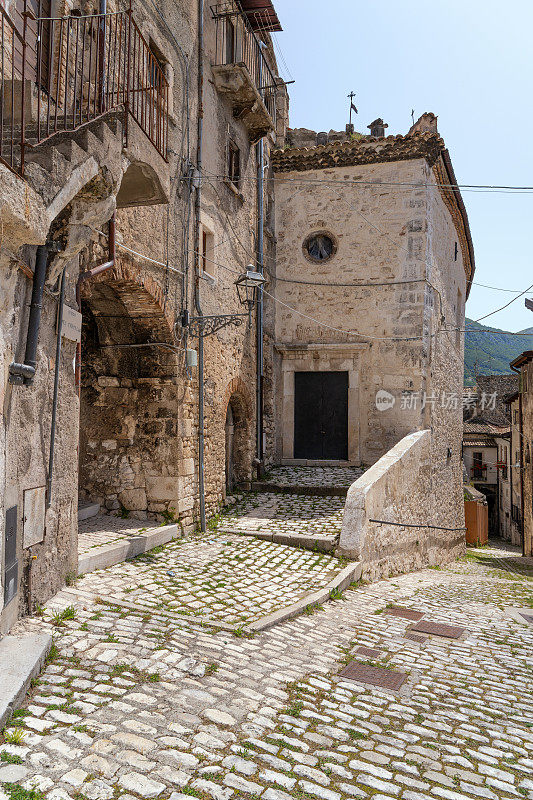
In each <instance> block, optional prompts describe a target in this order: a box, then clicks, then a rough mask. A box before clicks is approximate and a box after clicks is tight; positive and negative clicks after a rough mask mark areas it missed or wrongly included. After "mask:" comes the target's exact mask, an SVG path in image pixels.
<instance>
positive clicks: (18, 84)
mask: <svg viewBox="0 0 533 800" xmlns="http://www.w3.org/2000/svg"><path fill="white" fill-rule="evenodd" d="M0 21H1V23H0V24H1V27H0V44H1V46H2V54H1V55H0V160H2V161H3V163H4V164H6V165H7V166H8V167H10V169H12V170H14V171H17V168H18V166H19V164H20V161H21V159H23V157H24V96H23V94H24V88H25V82H24V61H25V49H26V45H25V39H24V36H23V35H21V34H20V32H19V31H18V30H17V28H16V26H15V23H14V22H13V21H12V20H11V19H10V18H9V16H8V15H7V13H6V12H5V10H4V8H3V7H2V6H0ZM24 25H26V17H24ZM21 92H22V96H21Z"/></svg>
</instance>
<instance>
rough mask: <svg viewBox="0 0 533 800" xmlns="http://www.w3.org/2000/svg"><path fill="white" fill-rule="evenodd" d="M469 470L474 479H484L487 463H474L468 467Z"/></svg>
mask: <svg viewBox="0 0 533 800" xmlns="http://www.w3.org/2000/svg"><path fill="white" fill-rule="evenodd" d="M470 472H471V474H472V477H473V478H474V480H478V481H481V480H484V479H485V478H486V477H487V465H486V464H480V465H475V466H473V467H471V468H470Z"/></svg>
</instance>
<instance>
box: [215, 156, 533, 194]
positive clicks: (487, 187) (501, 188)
mask: <svg viewBox="0 0 533 800" xmlns="http://www.w3.org/2000/svg"><path fill="white" fill-rule="evenodd" d="M381 163H388V162H381ZM342 166H343V165H339V168H340V167H342ZM344 166H355V167H357V166H361V167H364V166H367V165H366V164H353V165H350V164H348V165H344ZM332 168H333V167H332ZM311 169H312V168H311ZM211 177H212V178H216V179H217V180H220V181H226V180H227V179H228V177H227V175H217V174H216V173H211ZM239 180H240V181H257V177H256V176H255V175H241V176H240V178H239ZM274 180H276V181H282V182H283V183H308V184H329V185H339V186H380V187H383V186H386V187H391V186H392V187H400V188H404V189H424V190H426V191H433V190H434V189H452V190H453V189H462V190H464V191H482V192H504V193H509V192H522V193H524V194H531V193H533V186H505V185H498V184H483V183H479V184H476V183H438V182H435V183H408V182H402V181H368V180H366V181H365V180H344V179H343V180H341V179H340V178H337V179H336V178H286V177H284V176H283V173H277V172H275V173H274Z"/></svg>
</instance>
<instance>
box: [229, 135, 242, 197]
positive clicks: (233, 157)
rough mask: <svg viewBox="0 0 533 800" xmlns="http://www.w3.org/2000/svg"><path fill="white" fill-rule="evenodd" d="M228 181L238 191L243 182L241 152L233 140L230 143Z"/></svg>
mask: <svg viewBox="0 0 533 800" xmlns="http://www.w3.org/2000/svg"><path fill="white" fill-rule="evenodd" d="M228 180H230V181H231V183H232V184H233V185H234V186H235V187H236V188H237V189H238V188H239V183H240V180H241V151H240V150H239V148H238V147H237V145H236V144H235V142H233V141H232V140H231V139H230V140H229V142H228Z"/></svg>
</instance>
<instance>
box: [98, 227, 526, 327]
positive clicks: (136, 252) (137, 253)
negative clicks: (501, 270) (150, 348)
mask: <svg viewBox="0 0 533 800" xmlns="http://www.w3.org/2000/svg"><path fill="white" fill-rule="evenodd" d="M361 216H363V215H361ZM363 218H364V217H363ZM364 219H366V218H364ZM369 224H371V225H372V227H373V228H376V230H378V231H379V228H377V227H376V226H375V225H373V224H372V223H369ZM97 232H98V233H101V234H102V235H103V236H107V234H106V233H105V232H104V231H97ZM380 232H381V231H380ZM383 235H385V236H388V235H387V234H383ZM389 238H390V237H389ZM225 241H231V238H228V239H226V240H225ZM238 241H239V243H240V244H241V247H243V249H244V250H245V252H246V253H247V254H249V252H248V251H247V250H246V248H245V247H244V245H243V244H242V242H240V240H239V239H238ZM392 241H394V240H392ZM398 246H399V247H401V245H398ZM117 247H121V248H122V249H123V250H127V251H128V252H130V253H132V254H133V255H136V256H139V258H143V259H145V260H146V261H150V262H151V263H152V264H156V265H157V266H161V267H165V268H166V269H168V270H169V271H171V272H175V273H177V274H179V275H183V274H184V273H183V271H182V270H179V269H177V268H175V267H171V266H169V265H168V264H167V263H166V262H164V261H157V260H156V259H154V258H152V257H151V256H147V255H145V254H144V253H140V252H138V251H137V250H133V249H132V248H130V247H127V246H126V245H124V244H122V243H121V242H117ZM402 249H404V248H402ZM192 252H193V253H194V254H195V255H201V256H202V257H203V258H204V259H205V260H206V261H209V262H210V263H212V264H214V265H215V266H217V267H221V268H222V269H225V270H227V271H228V272H230V273H232V274H233V275H237V276H238V275H240V274H241V273H240V272H239V271H237V270H233V269H231V268H230V267H228V266H227V265H226V264H222V263H221V262H219V261H215V260H214V259H211V258H208V257H207V256H205V255H204V254H201V253H197V251H192ZM417 260H419V261H421V259H417ZM422 263H427V262H422ZM276 280H281V281H283V280H286V281H289V280H290V279H283V278H276ZM290 282H291V283H302V284H304V285H317V286H326V287H335V286H339V287H343V288H346V287H353V288H358V287H359V286H361V287H365V286H387V285H391V286H394V285H398V284H403V283H419V282H420V283H422V282H424V283H427V284H428V285H429V286H430V287H431V288H433V289H435V291H436V292H437V293H438V294H440V293H439V292H438V289H436V287H434V286H433V285H432V284H431V283H430V282H429V281H428V280H427V278H415V279H412V280H406V281H390V282H383V283H358V284H335V283H333V284H332V283H316V284H315V283H314V282H307V281H297V280H290ZM531 288H533V284H532V285H531V286H529V287H528V288H527V289H525V290H524V291H523V292H521V293H520V294H519V295H517V296H516V297H514V298H513V299H512V300H511V301H510V302H509V303H507V304H506V305H505V306H502V307H501V308H498V309H495V310H494V311H491V312H490V313H489V314H486V315H485V316H484V317H480V318H479V319H476V320H473V322H479V320H480V319H485V318H486V317H489V316H491V315H492V314H496V313H497V312H498V311H501V310H502V309H503V308H507V306H509V305H511V303H513V302H514V301H515V300H518V299H519V297H522V296H523V295H524V294H526V293H527V292H528V291H530V289H531ZM264 291H265V294H267V295H268V296H269V297H271V298H272V299H273V300H274V301H275V302H277V303H280V304H281V305H285V306H286V307H287V308H289V309H291V310H292V311H294V313H296V314H300V315H301V316H304V317H307V318H308V319H310V320H312V321H314V322H316V323H317V324H318V325H321V326H323V327H326V328H329V329H330V330H334V331H337V332H339V333H346V334H348V335H350V336H360V337H363V338H369V339H372V338H373V339H380V340H384V339H389V340H393V341H413V340H414V339H419V338H420V337H372V336H366V335H365V334H362V333H357V332H356V331H346V330H344V329H341V328H334V327H331V326H328V325H326V324H325V323H322V322H320V321H319V320H316V319H314V318H313V317H310V316H308V315H306V314H303V313H302V312H300V311H298V310H297V309H295V308H292V306H289V305H287V304H286V303H283V302H282V301H281V300H279V298H276V297H274V295H272V294H270V293H269V292H267V291H266V290H264ZM441 330H442V331H443V332H457V331H458V332H460V333H482V334H489V333H495V331H486V330H476V329H475V328H442V329H441ZM497 333H498V334H499V335H505V336H527V335H528V334H525V333H520V332H517V333H514V332H511V331H497ZM430 335H432V336H433V335H434V334H430Z"/></svg>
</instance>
